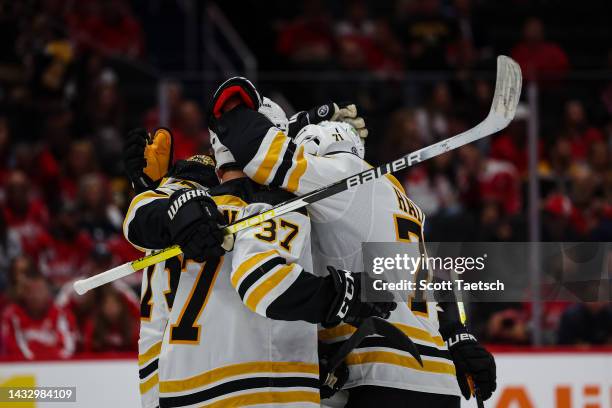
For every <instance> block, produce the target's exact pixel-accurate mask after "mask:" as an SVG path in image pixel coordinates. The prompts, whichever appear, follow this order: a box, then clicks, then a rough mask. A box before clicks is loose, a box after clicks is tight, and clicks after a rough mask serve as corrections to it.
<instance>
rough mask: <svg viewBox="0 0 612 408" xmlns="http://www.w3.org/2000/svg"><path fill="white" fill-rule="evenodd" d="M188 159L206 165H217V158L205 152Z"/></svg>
mask: <svg viewBox="0 0 612 408" xmlns="http://www.w3.org/2000/svg"><path fill="white" fill-rule="evenodd" d="M187 161H193V162H197V163H200V164H204V165H206V166H212V167H215V160H214V159H213V158H212V157H210V156H208V155H205V154H196V155H195V156H191V157H190V158H188V159H187Z"/></svg>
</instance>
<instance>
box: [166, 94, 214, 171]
mask: <svg viewBox="0 0 612 408" xmlns="http://www.w3.org/2000/svg"><path fill="white" fill-rule="evenodd" d="M172 136H173V137H174V160H182V159H186V158H188V157H191V156H193V155H194V154H197V153H199V152H205V151H206V150H207V149H208V148H209V147H210V142H209V138H208V133H207V132H206V131H205V130H204V126H203V122H202V112H201V110H200V107H199V106H198V105H197V104H196V103H195V102H193V101H185V102H183V103H181V106H180V109H179V119H178V126H177V127H176V128H174V129H172Z"/></svg>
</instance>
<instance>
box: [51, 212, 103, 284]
mask: <svg viewBox="0 0 612 408" xmlns="http://www.w3.org/2000/svg"><path fill="white" fill-rule="evenodd" d="M78 223H79V216H78V213H77V211H76V208H75V207H74V206H73V205H71V204H65V205H64V207H63V208H62V209H60V211H59V213H58V214H57V215H55V216H54V217H53V220H52V221H51V228H50V229H49V232H50V234H49V237H48V241H47V243H46V245H45V247H44V248H43V249H42V251H41V252H40V256H39V265H40V269H41V271H42V273H43V274H44V275H45V277H46V278H47V279H49V281H50V282H51V284H52V285H53V286H54V287H56V288H57V287H59V286H61V285H63V284H64V283H65V282H67V281H69V280H71V279H72V278H74V277H75V276H77V275H79V274H80V271H81V268H82V267H83V265H84V264H85V262H86V261H87V257H88V254H89V252H90V251H91V248H92V245H93V243H92V240H91V237H90V236H89V234H87V233H86V232H84V231H79V229H78Z"/></svg>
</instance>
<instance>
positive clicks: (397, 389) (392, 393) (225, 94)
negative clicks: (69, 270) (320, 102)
mask: <svg viewBox="0 0 612 408" xmlns="http://www.w3.org/2000/svg"><path fill="white" fill-rule="evenodd" d="M259 100H260V99H259V94H258V93H257V90H256V89H255V88H254V87H253V85H252V84H251V83H250V82H249V81H247V80H245V79H244V78H232V79H230V80H228V81H226V82H225V83H224V84H222V85H221V86H220V87H219V89H218V90H217V92H216V93H215V95H214V96H213V100H212V102H211V106H210V111H211V113H210V115H209V126H210V127H211V129H212V130H213V131H214V132H215V133H216V134H217V137H216V138H214V139H213V147H215V150H221V149H226V150H228V151H229V152H230V153H231V154H232V155H233V157H234V160H235V161H236V162H237V163H238V164H239V165H241V166H242V168H243V169H244V172H245V173H246V174H247V175H248V176H249V177H251V178H252V179H253V180H255V181H257V182H258V183H261V184H266V185H270V186H275V187H281V188H284V189H286V190H288V191H290V192H292V193H296V194H298V195H302V194H305V193H308V192H310V191H312V190H314V189H317V188H320V187H322V186H325V185H328V184H331V183H332V182H335V181H337V180H339V179H342V178H345V177H347V176H349V175H351V174H356V173H358V172H361V171H363V170H365V169H367V168H369V166H368V164H367V163H366V162H364V161H363V149H362V146H360V143H359V140H358V138H356V137H355V136H356V135H351V131H350V130H349V131H347V130H346V129H345V130H342V129H341V127H339V126H336V125H332V126H331V129H330V128H328V129H327V130H325V129H321V128H319V127H312V128H311V129H303V130H302V132H304V133H303V134H302V135H300V136H301V137H300V139H301V142H302V143H303V144H302V145H297V144H296V143H294V142H293V141H292V140H291V139H290V138H288V137H287V136H286V135H285V134H284V133H283V132H282V131H280V130H279V129H278V128H277V127H274V126H272V124H271V123H270V121H269V120H268V119H267V118H266V117H265V116H264V115H262V114H260V113H258V112H257V111H256V110H257V109H258V108H259V105H260V102H259ZM308 133H312V134H310V135H308ZM308 141H310V142H311V143H305V142H308ZM215 145H216V146H215ZM308 149H311V150H310V151H309V150H308ZM309 212H310V214H311V217H312V223H313V243H314V244H313V254H314V258H315V260H316V261H319V260H320V261H321V262H324V263H329V264H331V265H334V266H335V267H337V268H346V269H349V270H363V264H362V257H361V244H362V242H398V241H399V242H401V241H409V242H422V241H423V222H424V214H423V212H422V211H421V210H420V209H419V208H418V207H417V206H416V205H415V204H414V203H413V202H412V201H411V200H410V199H409V198H408V197H406V195H405V192H404V190H403V187H402V186H401V185H400V183H399V182H397V180H395V178H393V177H392V176H388V177H386V178H383V179H380V180H376V181H373V182H371V183H368V184H365V185H362V186H360V187H358V188H357V189H355V190H352V191H351V190H349V191H345V192H343V193H340V194H337V195H334V196H331V197H328V198H327V199H325V200H322V201H319V202H317V203H314V204H313V205H311V206H310V207H309ZM389 320H390V321H391V322H393V323H394V324H395V325H396V326H397V327H398V328H400V329H401V330H403V331H404V332H405V333H406V334H407V335H409V336H410V337H411V338H412V339H413V340H414V341H415V343H417V344H418V345H419V347H420V352H421V355H422V357H423V362H424V367H423V368H421V367H419V366H418V365H417V364H416V362H415V360H414V359H413V358H412V357H411V356H409V355H408V354H407V353H406V352H404V351H402V350H398V349H394V348H393V347H391V346H390V345H389V344H387V343H386V342H385V340H384V339H382V338H368V339H366V340H365V341H364V342H363V343H362V345H361V346H360V347H359V348H358V349H356V350H355V351H354V352H353V353H352V354H351V355H350V356H349V357H348V359H347V362H348V364H349V368H350V377H349V380H348V382H347V384H346V387H347V388H349V389H350V396H349V401H348V404H347V407H372V406H375V405H376V406H380V404H381V403H383V404H386V405H388V406H394V407H401V406H411V407H413V406H427V407H438V406H440V407H449V406H451V407H452V406H457V407H458V406H459V398H458V395H460V391H461V393H463V395H464V396H465V397H466V398H469V397H470V389H469V386H468V382H467V378H466V375H465V374H466V373H469V374H471V376H472V378H473V380H474V382H475V384H476V386H477V387H478V388H479V391H480V393H481V395H482V397H483V398H484V399H487V398H488V397H489V396H490V395H491V393H492V391H493V390H494V389H495V363H494V360H493V357H492V356H491V354H490V353H488V352H487V351H486V350H485V349H484V348H483V347H482V346H480V345H479V344H478V343H477V342H476V340H475V339H474V337H473V336H471V335H469V334H468V333H467V332H466V329H465V327H463V325H462V324H461V322H460V320H459V314H458V313H457V308H456V305H455V306H454V307H453V306H452V305H448V307H446V308H445V309H439V308H438V307H437V305H436V304H435V303H433V302H424V301H423V300H421V299H411V300H410V301H409V302H408V303H406V304H399V305H398V308H397V309H396V310H395V311H394V312H393V313H392V315H391V317H390V318H389ZM352 331H353V329H352V328H351V327H349V326H347V325H339V326H337V327H334V328H332V329H329V330H324V331H322V332H321V333H320V337H322V338H323V339H325V340H327V341H328V342H338V341H342V340H344V339H346V338H347V337H348V336H349V335H350V334H351V333H352ZM445 340H448V341H449V343H448V344H449V346H447V344H446V343H445ZM449 348H450V352H449ZM457 384H459V387H458V386H457Z"/></svg>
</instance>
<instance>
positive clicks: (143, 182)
mask: <svg viewBox="0 0 612 408" xmlns="http://www.w3.org/2000/svg"><path fill="white" fill-rule="evenodd" d="M172 150H173V141H172V133H171V132H170V130H169V129H166V128H159V129H157V130H156V131H155V132H154V134H153V137H152V138H151V137H150V135H149V133H148V132H147V131H146V130H145V129H142V128H137V129H133V130H131V131H130V132H129V133H128V134H127V138H126V140H125V144H124V147H123V164H124V167H125V171H126V173H127V175H128V177H129V178H130V180H131V181H132V186H133V187H134V190H136V193H141V192H143V191H146V190H151V189H154V188H157V186H158V185H159V182H160V181H161V179H162V177H164V175H165V174H166V173H167V172H168V168H169V167H170V165H171V164H172V155H173V152H172Z"/></svg>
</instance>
